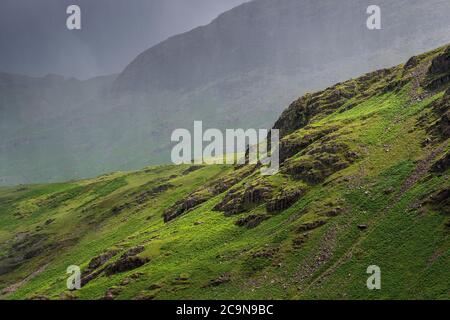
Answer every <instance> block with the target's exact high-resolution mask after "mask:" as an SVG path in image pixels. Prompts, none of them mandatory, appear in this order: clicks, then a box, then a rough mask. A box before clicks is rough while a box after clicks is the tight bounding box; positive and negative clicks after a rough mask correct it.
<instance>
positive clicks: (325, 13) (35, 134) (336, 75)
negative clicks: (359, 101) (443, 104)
mask: <svg viewBox="0 0 450 320" xmlns="http://www.w3.org/2000/svg"><path fill="white" fill-rule="evenodd" d="M370 4H372V3H371V2H369V1H366V0H361V1H360V0H343V1H335V0H321V1H313V0H255V1H251V2H249V3H244V4H242V5H240V6H238V7H236V8H234V9H232V10H230V11H228V12H225V13H223V14H222V15H220V16H219V17H218V18H217V19H215V20H214V21H212V22H211V23H210V24H208V25H206V26H203V27H199V28H196V29H194V30H192V31H190V32H187V33H184V34H180V35H177V36H174V37H171V38H169V39H167V40H166V41H164V42H162V43H160V44H158V45H156V46H154V47H152V48H150V49H148V50H147V51H145V52H143V53H142V54H140V55H139V56H138V57H137V58H136V59H135V60H134V61H132V62H131V63H130V64H129V65H128V66H127V67H126V68H125V70H124V71H123V72H122V73H120V74H119V75H118V76H117V78H116V79H114V80H112V78H111V79H110V78H108V79H109V80H111V85H110V87H109V89H107V90H104V89H105V87H104V86H103V85H99V86H100V87H101V88H100V89H99V90H100V91H98V93H97V94H94V96H92V95H89V94H77V92H79V91H77V90H79V89H77V88H78V87H77V86H79V84H78V85H76V86H74V89H73V90H74V91H73V92H74V93H70V94H67V96H71V95H72V94H74V95H76V96H78V99H77V100H80V101H78V103H76V104H75V105H72V104H71V103H68V104H66V103H59V102H58V101H59V99H53V98H48V101H49V102H48V104H49V105H53V106H55V103H57V107H56V108H55V109H57V110H58V112H57V113H56V114H58V115H59V116H58V117H57V118H55V117H53V116H52V117H44V118H43V119H44V120H43V121H41V122H39V123H36V122H33V123H32V124H31V125H27V127H26V130H20V129H19V133H20V134H17V132H15V131H14V130H10V129H8V128H7V129H8V130H6V134H5V135H4V136H3V137H4V138H2V156H1V167H0V177H1V178H0V179H1V180H2V181H3V182H1V181H0V183H4V184H14V183H24V182H26V183H31V182H36V181H59V180H64V179H72V178H83V177H89V176H93V175H97V174H100V173H103V172H107V171H114V170H125V169H138V168H140V167H143V166H145V165H148V164H158V163H167V162H169V161H170V158H169V155H170V149H171V146H172V144H171V141H170V134H171V132H172V131H173V130H174V129H175V128H187V129H192V125H193V121H194V120H202V121H203V122H204V127H205V128H206V127H214V128H219V129H224V128H240V127H242V128H249V127H255V128H261V127H262V128H264V127H269V126H271V125H272V124H273V122H274V121H275V120H276V118H277V116H278V115H279V113H281V111H282V110H283V109H284V108H285V107H286V106H287V105H288V104H289V102H290V101H292V100H294V98H295V97H298V96H299V95H302V94H304V93H306V92H309V91H314V90H318V89H323V88H325V87H327V86H329V85H331V84H333V83H336V82H339V81H343V80H345V79H348V78H353V77H356V76H359V75H361V74H363V73H366V72H368V71H371V70H375V69H380V68H385V67H389V66H392V65H395V64H398V63H400V62H402V61H403V60H405V59H407V58H408V57H410V56H412V55H415V54H417V53H419V52H423V51H427V50H429V49H431V48H434V47H438V46H439V45H442V44H444V43H447V42H449V41H450V33H449V32H448V30H449V27H450V22H449V20H448V16H449V14H450V3H449V2H448V1H445V0H431V1H427V2H423V1H418V0H399V1H388V0H381V1H378V3H377V4H378V5H379V6H380V7H381V13H382V15H381V17H382V29H381V30H368V28H367V27H366V20H367V18H368V14H366V9H367V7H368V6H369V5H370ZM109 80H108V81H109ZM108 81H107V82H108ZM69 82H70V81H69ZM69 82H67V83H69ZM106 85H108V83H106ZM3 90H4V91H3V92H6V93H8V92H10V90H12V89H8V88H4V89H3ZM14 90H15V89H14ZM27 90H29V89H27ZM93 90H94V91H95V86H94V87H93ZM56 91H58V92H57V93H56V92H55V94H56V95H57V96H58V95H59V94H61V93H62V92H63V91H60V90H56ZM25 92H28V91H25ZM27 94H28V93H27ZM52 94H53V93H51V92H49V93H48V95H46V96H52ZM64 96H66V95H65V94H64ZM33 99H34V98H33V97H32V98H31V100H22V99H19V100H14V101H13V102H12V103H11V104H12V105H18V104H20V105H21V106H20V107H15V108H17V109H21V110H22V109H24V110H26V109H32V108H34V101H33ZM53 101H54V102H53ZM7 108H8V110H9V109H11V108H10V107H7ZM15 108H13V109H15ZM3 110H4V106H3V105H2V117H3ZM74 110H75V111H74ZM56 114H55V116H56ZM22 125H23V122H22V119H21V118H17V117H16V119H15V121H12V122H11V121H8V125H7V126H12V127H18V126H22ZM4 126H5V125H4ZM19 128H20V127H19ZM3 141H9V143H4V142H3ZM19 160H20V161H19Z"/></svg>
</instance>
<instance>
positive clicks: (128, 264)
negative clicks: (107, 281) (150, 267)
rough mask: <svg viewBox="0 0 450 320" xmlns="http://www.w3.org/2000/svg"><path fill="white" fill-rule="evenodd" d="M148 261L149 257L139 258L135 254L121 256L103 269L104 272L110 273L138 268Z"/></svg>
mask: <svg viewBox="0 0 450 320" xmlns="http://www.w3.org/2000/svg"><path fill="white" fill-rule="evenodd" d="M149 261H150V259H148V258H141V257H137V256H131V257H125V258H121V259H119V260H118V261H116V262H114V263H113V264H111V265H109V266H108V267H107V268H106V269H105V273H106V274H107V275H112V274H116V273H120V272H125V271H129V270H133V269H136V268H139V267H140V266H143V265H144V264H146V263H147V262H149Z"/></svg>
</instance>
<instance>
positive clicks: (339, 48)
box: [116, 0, 450, 92]
mask: <svg viewBox="0 0 450 320" xmlns="http://www.w3.org/2000/svg"><path fill="white" fill-rule="evenodd" d="M370 4H372V3H371V2H370V1H366V0H363V1H361V0H345V1H334V0H319V1H317V0H255V1H251V2H249V3H245V4H243V5H241V6H239V7H236V8H234V9H232V10H230V11H228V12H226V13H224V14H222V15H221V16H219V17H218V18H217V19H215V20H214V21H213V22H212V23H211V24H209V25H207V26H205V27H200V28H197V29H194V30H192V31H190V32H187V33H185V34H182V35H179V36H175V37H172V38H170V39H168V40H167V41H164V42H162V43H160V44H159V45H157V46H155V47H153V48H150V49H149V50H147V51H145V52H144V53H142V54H141V55H139V57H137V58H136V59H135V60H134V61H133V62H132V63H131V64H130V65H129V66H128V67H127V68H126V69H125V70H124V71H123V73H122V74H121V75H120V76H119V78H118V79H117V81H116V88H117V89H118V90H119V91H121V90H122V91H132V92H136V91H141V92H152V91H155V90H161V89H168V90H171V89H173V90H178V89H186V88H188V89H189V88H195V87H198V86H201V85H203V84H205V83H209V82H211V81H215V80H218V79H222V78H224V77H226V76H228V75H233V74H236V73H237V74H246V73H248V72H251V71H252V70H256V69H269V70H271V71H272V72H275V73H276V74H301V75H302V76H303V77H304V78H306V79H308V73H309V72H311V71H314V72H317V70H320V69H327V68H330V67H331V68H336V67H337V68H338V70H339V71H340V72H341V74H339V78H341V79H333V80H342V79H346V78H347V77H349V76H354V75H357V74H358V73H363V72H367V71H369V70H373V69H375V68H378V67H381V66H383V63H388V64H389V63H390V64H396V63H399V62H400V61H401V60H404V59H406V58H408V57H409V56H411V55H413V54H415V53H418V52H421V51H423V50H424V49H429V48H425V46H428V45H429V46H431V47H432V46H437V45H441V44H444V43H445V42H446V41H448V40H450V39H449V38H450V35H446V34H447V32H446V31H448V22H447V21H448V19H447V18H448V13H449V12H450V4H449V3H448V2H446V1H442V0H432V1H427V2H426V3H425V2H423V1H417V0H400V1H388V0H383V1H378V3H377V4H378V5H379V6H380V7H381V9H382V27H383V29H382V30H379V31H369V30H368V29H367V28H366V19H367V17H368V15H367V14H366V9H367V7H368V6H369V5H370ZM399 17H402V18H399ZM425 35H427V37H426V38H425ZM430 35H431V36H430ZM445 37H447V39H444V38H445ZM431 47H430V48H431ZM397 48H402V50H403V51H402V52H401V53H400V52H398V51H397V50H396V49H397ZM369 59H370V60H371V61H365V62H366V63H365V65H364V66H363V67H361V66H358V63H355V61H364V60H369ZM397 59H398V60H397ZM396 60H397V61H396ZM337 64H339V66H337ZM333 72H336V71H332V73H330V75H329V76H330V77H331V78H335V75H334V74H333ZM330 84H331V83H330Z"/></svg>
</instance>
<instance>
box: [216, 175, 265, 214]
mask: <svg viewBox="0 0 450 320" xmlns="http://www.w3.org/2000/svg"><path fill="white" fill-rule="evenodd" d="M271 194H272V187H271V186H270V185H269V184H267V183H260V184H256V185H249V186H246V187H243V188H239V189H234V190H231V191H229V192H228V193H227V195H226V196H225V198H224V199H223V200H222V201H221V202H220V203H219V204H217V205H216V206H215V207H214V210H216V211H223V212H224V213H225V215H227V216H230V215H234V214H238V213H242V212H245V211H248V210H249V209H251V208H253V207H254V206H256V205H258V204H261V203H263V202H265V201H267V200H268V199H269V198H270V196H271Z"/></svg>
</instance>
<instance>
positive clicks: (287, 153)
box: [280, 127, 338, 163]
mask: <svg viewBox="0 0 450 320" xmlns="http://www.w3.org/2000/svg"><path fill="white" fill-rule="evenodd" d="M337 129H338V128H336V127H332V128H325V129H323V130H319V131H316V132H313V133H309V134H306V135H304V136H301V137H286V139H282V140H281V142H280V163H283V162H284V161H285V160H287V159H288V158H290V157H292V156H294V155H296V154H297V153H299V152H301V151H302V150H304V149H305V148H306V147H308V146H309V145H311V144H312V143H314V142H316V141H317V140H319V139H321V138H323V137H324V136H326V135H328V134H330V133H332V132H333V131H335V130H337Z"/></svg>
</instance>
